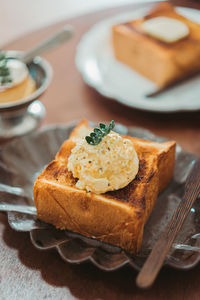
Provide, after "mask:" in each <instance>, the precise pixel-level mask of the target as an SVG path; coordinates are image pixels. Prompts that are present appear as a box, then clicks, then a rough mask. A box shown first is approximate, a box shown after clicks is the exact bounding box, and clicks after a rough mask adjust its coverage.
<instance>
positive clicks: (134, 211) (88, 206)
mask: <svg viewBox="0 0 200 300" xmlns="http://www.w3.org/2000/svg"><path fill="white" fill-rule="evenodd" d="M89 131H91V128H90V127H89V126H88V123H87V122H86V121H83V122H81V123H80V124H79V125H78V126H77V127H76V128H75V129H74V130H73V132H72V133H71V135H70V138H69V139H68V140H67V141H65V142H64V144H63V145H62V146H61V148H60V150H59V152H58V153H57V155H56V158H55V160H53V161H52V162H50V164H49V165H48V166H47V167H46V168H45V169H44V171H43V172H42V174H41V175H40V176H38V178H37V180H36V182H35V185H34V200H35V205H36V208H37V215H38V218H39V219H41V220H43V221H45V222H47V223H51V224H53V225H55V226H56V227H57V228H60V229H68V230H71V231H74V232H77V233H80V234H82V235H85V236H88V237H94V238H96V239H99V240H101V241H104V242H108V243H111V244H114V245H117V246H120V247H122V248H123V249H126V250H127V251H129V252H131V253H136V252H137V251H138V250H139V249H140V246H141V242H142V236H143V229H144V225H145V223H146V221H147V219H148V217H149V215H150V213H151V211H152V209H153V207H154V204H155V202H156V199H157V196H158V193H159V191H161V190H163V188H165V187H166V185H167V184H168V183H169V181H170V179H171V177H172V174H173V168H174V156H175V155H174V154H175V142H173V141H172V142H165V143H155V142H150V141H145V140H141V139H137V138H131V137H128V138H130V139H131V140H132V141H133V143H134V146H135V149H136V152H137V154H138V157H139V161H140V167H139V172H138V174H137V176H136V178H135V179H134V180H133V181H132V182H131V183H130V184H129V185H128V186H126V187H125V188H123V189H120V190H118V191H113V192H107V193H105V194H101V195H97V194H94V193H88V192H86V191H84V190H79V189H77V188H76V187H75V184H76V182H77V179H75V178H73V176H72V173H71V172H69V171H68V169H67V160H68V157H69V155H70V153H71V149H72V148H73V147H74V146H75V145H76V142H77V140H78V139H79V138H80V137H83V136H85V135H87V134H88V132H89Z"/></svg>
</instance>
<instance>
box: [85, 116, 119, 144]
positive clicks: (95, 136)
mask: <svg viewBox="0 0 200 300" xmlns="http://www.w3.org/2000/svg"><path fill="white" fill-rule="evenodd" d="M99 127H100V128H97V127H96V128H94V132H91V133H90V135H89V136H86V137H85V139H86V141H87V143H88V144H90V145H93V146H94V145H98V144H99V143H100V142H101V141H102V139H103V137H104V136H106V135H107V134H109V132H110V131H111V130H113V128H114V127H115V122H114V121H113V120H112V121H111V122H110V124H109V125H108V126H106V125H105V124H103V123H100V124H99Z"/></svg>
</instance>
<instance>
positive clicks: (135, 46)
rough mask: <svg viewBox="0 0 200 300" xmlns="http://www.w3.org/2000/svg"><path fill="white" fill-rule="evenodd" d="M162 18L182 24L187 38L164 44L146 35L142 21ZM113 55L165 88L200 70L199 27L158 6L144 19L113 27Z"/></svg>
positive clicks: (163, 6) (164, 4)
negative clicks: (175, 20) (185, 27)
mask: <svg viewBox="0 0 200 300" xmlns="http://www.w3.org/2000/svg"><path fill="white" fill-rule="evenodd" d="M159 16H165V17H170V18H174V19H177V20H179V21H181V22H183V23H185V24H186V25H187V26H188V28H189V35H188V36H187V37H186V38H184V39H182V40H179V41H177V42H174V43H166V42H162V41H160V40H158V39H156V38H153V37H150V36H148V35H147V34H145V33H144V32H143V31H142V29H141V25H142V23H143V22H144V21H145V20H148V19H151V18H155V17H159ZM112 40H113V49H114V54H115V56H116V58H117V59H118V60H120V61H121V62H123V63H125V64H127V65H129V66H130V67H132V68H133V69H134V70H136V71H137V72H138V73H140V74H141V75H143V76H144V77H147V78H148V79H150V80H152V81H154V82H155V83H156V84H157V85H158V86H159V87H164V86H167V85H169V84H170V83H172V82H175V81H177V80H180V79H182V78H184V77H187V76H189V75H190V74H192V73H196V72H197V71H199V70H200V25H199V24H197V23H195V22H193V21H191V20H189V19H187V18H185V17H183V16H181V15H179V14H178V13H177V12H176V11H175V9H174V8H173V6H172V5H171V4H169V3H159V4H158V5H156V6H155V8H154V9H153V10H152V11H151V12H150V13H149V14H148V15H147V16H145V17H144V18H142V19H138V20H133V21H130V22H128V23H124V24H119V25H115V26H113V28H112Z"/></svg>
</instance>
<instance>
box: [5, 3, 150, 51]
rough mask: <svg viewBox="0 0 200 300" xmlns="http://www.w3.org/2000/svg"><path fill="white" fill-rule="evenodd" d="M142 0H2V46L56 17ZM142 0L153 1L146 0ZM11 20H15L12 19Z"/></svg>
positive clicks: (47, 23)
mask: <svg viewBox="0 0 200 300" xmlns="http://www.w3.org/2000/svg"><path fill="white" fill-rule="evenodd" d="M137 2H140V1H139V0H99V1H97V0H96V1H95V0H34V1H32V0H17V1H13V0H0V36H1V39H0V47H2V46H4V45H5V44H7V43H8V42H10V41H12V40H13V39H17V38H18V37H20V36H21V35H23V34H26V33H27V32H31V31H34V30H36V29H38V28H40V27H42V26H47V25H49V24H53V23H55V22H57V21H60V20H63V19H66V18H70V17H74V16H78V15H81V14H84V13H87V12H92V11H95V10H101V9H104V8H109V7H112V6H120V5H124V4H128V3H137ZM143 2H150V1H149V0H145V1H143ZM11 20H12V22H11Z"/></svg>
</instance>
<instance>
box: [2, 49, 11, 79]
mask: <svg viewBox="0 0 200 300" xmlns="http://www.w3.org/2000/svg"><path fill="white" fill-rule="evenodd" d="M7 62H8V58H6V56H5V54H4V53H3V51H1V50H0V84H5V83H9V82H12V79H11V78H10V70H9V68H8V66H7Z"/></svg>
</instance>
